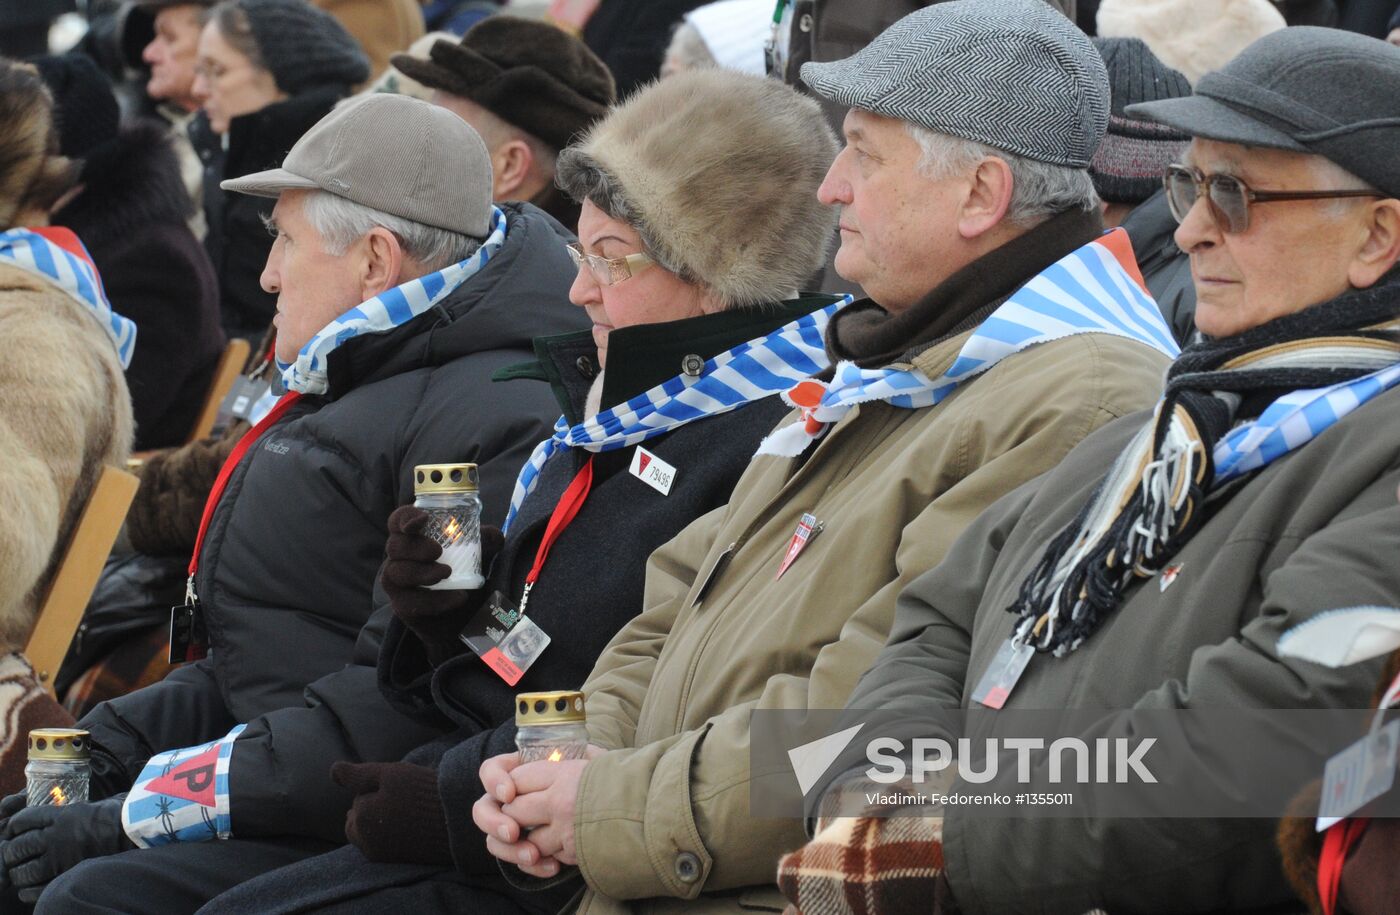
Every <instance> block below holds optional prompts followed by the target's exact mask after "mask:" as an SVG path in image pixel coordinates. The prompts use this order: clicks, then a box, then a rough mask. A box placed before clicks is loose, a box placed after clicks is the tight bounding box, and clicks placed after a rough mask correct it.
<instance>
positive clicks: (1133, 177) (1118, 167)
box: [1089, 38, 1191, 205]
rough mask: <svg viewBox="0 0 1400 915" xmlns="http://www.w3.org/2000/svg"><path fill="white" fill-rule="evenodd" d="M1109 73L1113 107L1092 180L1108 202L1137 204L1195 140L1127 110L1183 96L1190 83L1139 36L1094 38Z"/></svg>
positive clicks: (1158, 187) (1093, 165)
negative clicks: (1134, 105)
mask: <svg viewBox="0 0 1400 915" xmlns="http://www.w3.org/2000/svg"><path fill="white" fill-rule="evenodd" d="M1093 41H1094V47H1096V48H1098V49H1099V54H1100V55H1102V56H1103V63H1104V67H1106V68H1107V69H1108V85H1109V89H1110V91H1111V92H1112V98H1113V101H1112V105H1111V107H1110V110H1109V115H1108V132H1107V133H1106V134H1104V138H1103V142H1101V143H1099V148H1098V149H1097V150H1095V151H1094V159H1093V161H1092V162H1090V163H1089V177H1091V178H1092V179H1093V181H1094V190H1096V191H1098V193H1099V196H1100V197H1101V198H1103V199H1104V200H1106V201H1108V202H1109V203H1131V204H1134V205H1136V204H1139V203H1142V202H1143V201H1144V200H1146V199H1147V198H1148V197H1151V196H1152V195H1153V194H1155V193H1156V192H1157V191H1159V190H1161V187H1162V175H1163V174H1165V173H1166V170H1167V166H1168V165H1171V164H1172V163H1173V162H1175V161H1177V159H1178V157H1180V155H1181V151H1182V150H1183V149H1184V148H1185V147H1186V144H1187V143H1189V142H1190V141H1191V138H1190V137H1189V136H1187V135H1186V134H1184V133H1182V132H1181V131H1179V130H1177V129H1175V128H1173V127H1168V126H1167V125H1165V124H1159V123H1157V122H1156V121H1148V120H1143V119H1140V118H1135V117H1130V116H1129V115H1127V114H1125V113H1124V111H1123V109H1124V108H1126V107H1127V106H1129V105H1133V104H1136V103H1138V102H1155V101H1157V100H1158V99H1164V98H1182V97H1183V96H1187V95H1190V94H1191V84H1190V83H1189V82H1187V81H1186V77H1184V76H1182V75H1181V74H1180V73H1178V72H1177V71H1175V70H1173V69H1172V68H1171V67H1168V66H1166V65H1164V64H1163V63H1162V62H1161V61H1160V60H1158V59H1157V58H1156V57H1154V56H1153V54H1152V51H1151V50H1149V49H1148V47H1147V45H1146V44H1144V43H1143V41H1142V40H1141V39H1139V38H1095V39H1093Z"/></svg>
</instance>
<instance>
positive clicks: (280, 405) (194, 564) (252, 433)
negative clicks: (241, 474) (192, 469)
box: [187, 391, 301, 596]
mask: <svg viewBox="0 0 1400 915" xmlns="http://www.w3.org/2000/svg"><path fill="white" fill-rule="evenodd" d="M299 397H301V394H299V393H297V392H296V391H292V392H290V393H288V394H284V395H283V396H282V399H281V400H279V401H277V403H276V404H274V405H273V407H272V410H271V411H269V412H268V414H267V415H266V416H264V417H263V418H262V420H261V421H260V422H259V423H258V424H257V425H256V426H254V427H253V428H251V429H249V430H248V431H247V432H245V433H243V437H242V438H240V439H239V440H238V444H237V445H234V446H233V451H232V453H230V454H229V456H228V460H226V461H224V466H223V467H222V468H221V469H220V470H219V475H218V476H217V477H215V478H214V488H213V489H211V490H209V498H208V499H206V500H205V502H204V515H203V516H202V517H201V518H200V519H199V534H198V535H197V536H196V537H195V538H194V555H193V556H191V557H190V581H189V589H188V590H189V593H190V594H193V589H194V573H195V570H196V569H198V568H199V553H200V550H202V549H203V547H204V535H205V533H206V532H208V530H209V522H210V521H211V520H212V519H213V517H214V509H215V508H216V507H217V506H218V504H219V499H221V498H222V497H223V495H224V487H226V486H228V478H229V477H231V476H233V469H234V468H235V467H237V466H238V462H239V461H241V460H243V455H245V454H247V453H248V449H249V448H251V447H253V442H255V441H257V440H258V437H259V436H260V435H262V434H263V433H264V432H266V431H267V430H268V427H269V426H271V425H273V424H274V423H276V422H277V421H278V420H279V419H281V418H282V415H283V414H284V413H286V412H287V410H288V408H290V407H291V405H292V404H294V403H296V401H297V399H298V398H299ZM187 596H188V595H187Z"/></svg>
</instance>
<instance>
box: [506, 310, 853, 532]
mask: <svg viewBox="0 0 1400 915" xmlns="http://www.w3.org/2000/svg"><path fill="white" fill-rule="evenodd" d="M850 301H851V297H850V296H845V297H844V298H842V299H841V300H840V301H838V302H835V303H833V304H831V305H828V306H827V307H825V308H822V309H818V310H817V311H814V312H811V313H810V314H805V315H803V316H802V317H800V318H798V319H797V320H795V321H791V322H789V323H787V324H784V325H783V326H782V327H780V328H778V329H777V330H775V331H773V332H772V333H770V334H768V335H767V336H765V337H760V338H758V339H756V340H750V341H748V342H747V343H741V344H740V345H738V346H736V347H734V348H733V349H730V350H726V351H725V352H723V353H720V354H719V355H718V356H715V357H714V358H713V359H710V360H708V361H706V363H705V367H704V369H703V370H702V371H701V373H700V375H699V377H691V376H687V375H677V376H676V377H674V378H672V379H670V380H668V381H664V382H662V383H661V384H659V385H657V386H656V387H654V388H652V389H651V390H649V391H647V392H645V393H643V394H638V395H637V396H636V397H633V398H632V399H631V400H628V401H626V402H625V403H621V404H618V405H617V406H615V407H612V408H610V409H607V410H603V411H601V412H598V413H595V414H594V415H592V416H589V417H587V418H585V419H584V420H583V422H581V423H579V424H578V425H576V426H570V425H569V422H568V420H567V419H565V418H564V417H562V416H561V417H559V420H558V421H557V422H556V423H555V424H554V434H553V435H552V436H550V437H549V438H547V439H545V440H544V441H543V442H540V444H539V446H538V447H536V448H535V451H534V453H533V454H532V455H530V460H529V461H527V462H526V463H525V466H524V467H523V468H521V470H520V477H519V478H518V479H517V480H516V481H515V491H514V493H513V494H512V495H511V499H510V511H509V512H508V513H507V514H506V523H505V525H504V526H503V530H507V531H508V530H510V525H511V522H513V521H514V520H515V516H516V514H517V513H518V512H519V511H520V506H521V504H522V503H524V501H525V497H526V496H528V495H530V493H532V492H534V491H535V487H536V486H537V485H539V479H540V472H541V471H542V470H544V465H545V462H547V461H548V460H549V459H550V458H551V457H553V456H554V455H555V454H557V453H559V452H560V451H564V450H566V449H569V448H582V449H584V450H585V451H592V452H602V451H615V450H617V449H619V448H628V447H631V446H632V445H636V444H638V443H640V442H644V441H646V440H647V439H650V438H654V437H656V436H658V435H661V434H662V433H663V432H669V431H671V430H672V429H677V428H679V427H681V426H684V425H685V424H686V423H691V422H694V421H695V420H697V419H704V418H705V417H707V416H718V415H719V414H721V413H728V412H729V411H731V410H736V409H738V408H739V407H742V406H744V405H745V404H748V403H752V402H754V401H756V400H762V399H763V398H764V397H768V396H770V395H772V394H777V393H779V392H780V391H786V390H787V389H788V388H790V387H792V386H793V385H794V384H796V383H797V382H798V381H800V380H802V379H803V378H806V377H808V376H809V375H815V374H816V373H818V372H820V371H822V370H823V369H825V368H826V367H827V365H828V364H829V361H828V359H827V355H826V346H825V342H824V336H823V335H824V334H825V333H826V325H827V323H828V322H829V321H830V320H831V316H832V315H834V314H835V313H836V311H837V309H839V308H841V307H843V306H845V305H848V304H849V303H850Z"/></svg>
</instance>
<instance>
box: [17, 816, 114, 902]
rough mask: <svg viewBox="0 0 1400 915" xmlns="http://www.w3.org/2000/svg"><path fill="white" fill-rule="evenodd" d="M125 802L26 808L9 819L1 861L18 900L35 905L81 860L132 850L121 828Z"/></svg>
mask: <svg viewBox="0 0 1400 915" xmlns="http://www.w3.org/2000/svg"><path fill="white" fill-rule="evenodd" d="M124 800H125V797H124V796H122V797H111V798H107V799H106V800H103V801H97V802H95V803H91V804H71V805H67V806H63V807H57V806H46V807H26V808H24V809H23V810H20V811H18V812H17V813H15V814H14V816H12V817H10V821H9V823H8V824H6V826H5V838H6V839H7V840H8V841H6V842H5V845H4V848H3V850H0V858H3V860H4V863H5V868H6V870H7V871H8V872H9V881H10V883H11V885H13V886H14V887H15V888H16V889H18V890H19V898H20V901H22V902H29V903H32V902H35V901H36V900H38V898H39V894H40V893H42V892H43V891H44V887H45V886H46V885H47V884H48V882H49V881H50V880H52V879H54V878H55V877H57V876H59V875H60V874H62V873H63V872H64V871H66V870H68V869H69V868H71V867H73V866H74V865H76V864H78V863H79V862H82V861H85V860H87V859H88V858H97V857H101V856H103V855H115V854H117V853H118V852H123V851H126V850H127V849H129V848H135V847H136V846H135V845H133V844H132V842H131V840H130V839H128V838H127V837H126V832H125V831H124V830H123V829H122V802H123V801H124Z"/></svg>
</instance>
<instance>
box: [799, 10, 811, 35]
mask: <svg viewBox="0 0 1400 915" xmlns="http://www.w3.org/2000/svg"><path fill="white" fill-rule="evenodd" d="M797 28H798V29H799V30H801V31H803V32H810V31H812V14H811V13H803V14H802V18H801V19H798V20H797Z"/></svg>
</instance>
